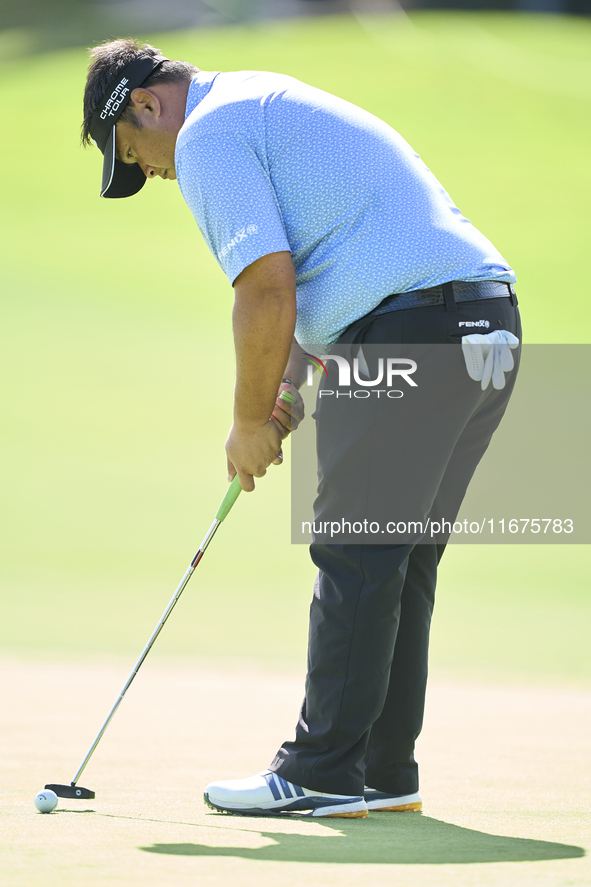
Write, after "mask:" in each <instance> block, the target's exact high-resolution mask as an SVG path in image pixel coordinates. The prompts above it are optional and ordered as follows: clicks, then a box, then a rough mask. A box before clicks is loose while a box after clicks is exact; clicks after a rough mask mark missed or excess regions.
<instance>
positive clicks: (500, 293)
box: [82, 40, 521, 817]
mask: <svg viewBox="0 0 591 887" xmlns="http://www.w3.org/2000/svg"><path fill="white" fill-rule="evenodd" d="M82 138H83V142H84V143H88V142H89V141H93V142H94V143H95V144H96V145H97V146H98V147H99V149H100V150H101V152H102V153H103V155H104V163H103V176H102V184H101V191H100V193H101V196H102V197H106V198H122V197H129V196H131V195H133V194H135V193H136V192H138V191H139V190H140V188H142V187H143V185H144V184H145V182H146V179H152V178H155V177H156V176H160V177H161V178H163V179H172V180H176V181H177V182H178V185H179V187H180V190H181V194H182V196H183V198H184V200H185V202H186V203H187V205H188V207H189V209H190V210H191V212H192V214H193V216H194V218H195V221H196V222H197V225H198V226H199V229H200V231H201V234H202V235H203V237H204V238H205V241H206V243H207V245H208V247H209V249H210V250H211V251H212V253H213V255H214V256H215V258H216V260H217V261H218V263H219V265H220V266H221V268H222V270H223V271H224V273H225V274H226V275H227V277H228V279H229V281H230V283H231V285H232V286H233V288H234V299H235V301H234V311H233V330H234V345H235V351H236V386H235V394H234V421H233V425H232V427H231V429H230V432H229V435H228V439H227V442H226V453H227V460H228V474H229V477H230V478H232V477H234V476H235V474H236V473H237V474H238V476H239V479H240V484H241V486H242V489H243V490H246V491H251V490H253V489H254V483H255V481H254V479H255V478H259V477H262V476H263V475H264V474H265V472H266V470H267V468H268V467H269V465H271V464H280V462H281V460H282V451H281V444H282V440H283V439H284V438H285V437H286V436H287V434H289V432H290V431H291V430H293V429H295V428H296V427H297V424H298V422H299V421H301V419H302V418H303V405H302V399H301V396H300V394H299V391H298V389H299V387H300V386H301V385H302V384H303V382H304V379H305V377H306V371H307V367H308V365H309V364H308V362H306V360H304V359H303V356H305V355H303V351H309V350H311V346H312V345H313V346H314V347H315V348H317V351H316V354H322V353H324V352H326V351H327V349H329V348H330V347H336V348H338V347H340V346H341V345H343V344H346V345H351V344H352V345H354V346H355V348H358V349H360V348H362V347H363V349H365V350H367V351H368V352H369V351H371V348H372V347H374V346H381V345H383V344H387V345H390V346H392V345H393V346H396V345H404V346H405V348H407V349H410V351H409V350H407V351H406V352H405V353H406V354H407V355H410V363H407V365H411V364H413V363H414V364H416V365H419V364H420V360H419V361H416V360H414V357H413V352H412V349H413V348H415V347H423V346H424V345H425V344H427V345H433V346H442V345H445V346H446V348H445V349H443V353H444V354H445V355H446V357H445V360H444V363H445V371H444V372H443V371H440V369H438V367H437V366H435V369H434V370H433V372H432V376H433V377H435V376H438V377H440V376H441V375H442V372H443V375H444V376H445V379H446V385H445V386H444V389H443V391H442V392H440V393H439V394H438V396H437V404H439V405H440V406H441V405H443V411H444V413H445V417H446V421H445V423H443V425H442V424H441V422H440V419H439V418H436V417H435V416H434V415H433V411H432V410H430V409H429V410H427V409H425V410H423V409H421V410H419V411H418V413H417V414H416V418H415V419H413V420H412V422H405V423H402V424H401V425H400V426H398V428H397V431H396V434H395V435H393V436H392V440H391V441H389V443H388V445H389V446H390V445H391V448H390V450H389V452H390V457H389V459H388V464H387V466H386V467H385V466H384V463H383V462H382V463H380V464H379V465H378V468H377V470H378V471H379V472H381V475H382V477H383V478H384V481H385V480H386V477H385V476H386V474H387V475H388V478H387V480H388V483H390V484H391V486H392V489H393V490H394V491H396V489H397V484H398V483H399V482H400V483H401V482H402V480H403V479H405V480H406V481H408V480H409V476H410V483H411V488H412V490H413V495H414V496H415V498H416V502H417V503H419V505H420V509H419V510H420V511H421V513H422V514H423V515H425V516H428V515H430V516H431V517H432V516H433V515H440V514H452V512H453V511H455V510H457V507H459V503H460V502H461V499H462V497H463V495H464V492H465V489H466V487H467V484H468V482H469V480H470V477H471V476H472V473H473V471H474V469H475V468H476V465H477V464H478V461H479V460H480V458H481V457H482V454H483V453H484V451H485V450H486V447H487V446H488V443H489V441H490V438H491V435H492V434H493V432H494V429H495V428H496V427H497V425H498V423H499V422H500V420H501V417H502V415H503V412H504V410H505V407H506V405H507V401H508V399H509V396H510V394H511V390H512V387H513V384H514V381H515V375H516V369H514V370H512V371H511V366H512V365H513V363H514V361H513V360H512V359H511V356H510V355H509V349H510V348H515V351H514V352H512V354H513V353H514V354H515V363H517V359H518V355H519V348H518V347H517V346H518V343H519V341H520V339H521V329H520V323H519V314H518V310H517V300H516V296H515V289H514V286H513V284H514V282H515V275H514V272H513V271H512V269H511V267H510V266H509V265H508V264H507V262H506V261H505V260H504V259H503V257H502V256H501V255H500V254H499V253H498V252H497V250H496V249H495V248H494V246H493V245H492V244H491V243H490V241H489V240H487V239H486V237H484V236H483V235H482V234H481V233H480V232H479V231H478V230H477V229H476V228H475V227H474V226H473V225H472V224H471V223H470V222H469V221H468V220H467V219H466V218H465V217H464V216H462V214H461V212H460V210H459V209H458V208H457V207H456V206H455V205H454V204H453V202H452V200H451V199H450V197H449V195H448V194H447V193H446V191H445V190H444V189H443V187H442V186H441V185H440V184H439V182H438V181H437V180H436V178H435V177H434V176H433V175H432V174H431V172H430V171H429V170H428V169H427V167H426V166H425V164H424V163H423V162H422V161H421V160H420V158H419V156H418V155H417V154H416V153H415V152H414V151H413V150H412V148H411V147H410V146H409V145H408V144H407V143H406V142H405V141H404V139H403V138H402V137H401V136H400V135H399V134H398V133H397V132H395V131H394V130H393V129H392V128H391V127H389V126H388V125H387V124H386V123H384V122H383V121H381V120H379V119H377V118H376V117H374V116H372V115H371V114H369V113H367V112H365V111H363V110H362V109H360V108H358V107H356V106H354V105H351V104H349V103H348V102H346V101H343V100H342V99H339V98H336V97H335V96H332V95H329V94H327V93H325V92H322V91H321V90H319V89H315V88H313V87H311V86H308V85H306V84H304V83H301V82H299V81H298V80H295V79H293V78H292V77H288V76H284V75H281V74H271V73H265V72H258V71H238V72H228V73H226V72H220V71H201V70H199V69H198V68H196V67H194V66H193V65H191V64H188V63H187V62H182V61H170V60H168V59H166V58H164V57H163V56H162V54H161V53H160V52H159V51H158V50H157V49H155V48H153V47H152V46H149V45H140V44H138V43H136V42H135V41H132V40H115V41H113V42H110V43H105V44H103V45H101V46H98V47H96V48H95V49H93V50H92V52H91V64H90V68H89V72H88V77H87V82H86V88H85V93H84V122H83V127H82ZM149 224H150V227H151V228H152V229H153V228H154V226H156V227H157V226H158V224H159V220H158V219H155V218H150V221H149ZM467 331H468V332H472V333H473V332H474V331H476V332H478V334H479V335H480V336H481V339H480V340H479V341H481V342H482V347H483V351H482V355H484V356H485V357H486V361H485V365H484V367H483V366H479V365H478V359H477V358H478V356H477V355H476V357H474V353H473V352H472V358H474V360H472V364H471V363H470V359H472V358H470V353H471V352H464V351H463V348H464V346H463V345H462V341H463V338H464V334H465V333H466V332H467ZM452 343H455V344H452ZM302 346H303V348H302ZM356 353H359V352H356ZM366 363H370V364H371V359H369V361H366ZM423 363H425V364H427V363H428V364H429V366H431V367H433V366H434V365H433V363H432V361H424V362H423ZM366 369H367V371H368V372H370V371H371V368H370V367H366ZM420 370H421V367H420V366H419V372H420ZM491 376H492V379H493V384H487V383H489V380H490V378H491ZM366 384H367V383H366ZM428 388H429V386H428V385H424V384H423V385H419V386H418V387H416V390H417V391H421V392H422V391H427V390H428ZM413 390H414V389H413ZM284 391H289V393H290V394H291V400H292V401H293V403H291V404H290V403H288V402H286V400H284V399H281V398H280V395H281V394H282V393H283V392H284ZM417 396H418V395H417ZM344 400H345V398H343V401H344ZM370 400H371V399H370ZM370 400H367V403H369V402H370ZM374 400H376V402H378V401H377V399H375V398H374ZM372 402H373V401H372ZM382 402H383V399H382V401H379V403H382ZM336 403H337V401H336V400H334V402H333V403H332V405H328V406H325V404H324V403H321V404H320V407H319V409H318V410H317V413H316V420H317V425H318V435H319V440H320V439H321V438H322V435H323V434H324V432H323V429H326V428H328V427H329V425H332V424H334V422H335V421H336V422H337V423H338V422H341V421H342V424H341V425H340V426H339V428H340V429H342V433H341V431H340V432H339V445H338V446H334V447H329V448H328V449H326V447H325V448H324V450H323V449H322V447H321V448H320V450H319V480H320V484H319V497H318V500H317V504H316V510H315V519H316V517H319V519H322V518H323V517H325V516H326V515H327V514H328V513H329V512H330V511H331V509H332V508H333V506H334V502H335V496H336V500H338V497H339V490H340V491H341V492H342V488H343V474H346V472H343V465H344V464H349V462H348V460H349V457H350V455H351V452H353V450H354V449H355V442H356V441H357V440H362V441H363V440H365V441H371V440H372V439H373V437H375V435H374V430H375V416H376V414H375V413H372V412H371V411H370V410H365V411H364V412H362V413H360V414H359V417H356V418H354V419H351V418H349V419H347V420H342V416H344V415H345V413H344V411H343V410H341V412H340V413H339V414H338V415H337V413H336V412H335V410H336V406H335V404H336ZM339 403H340V402H339ZM347 415H349V414H347ZM351 415H352V414H351ZM372 435H373V437H372ZM426 441H436V446H435V447H432V448H431V449H430V450H425V451H424V452H423V449H422V448H421V447H422V445H423V443H424V442H426ZM417 452H418V453H419V454H421V453H423V455H422V456H420V457H419V458H418V462H417V459H416V453H417ZM413 456H414V457H415V461H414V463H413V461H412V460H413ZM370 469H371V466H369V469H368V470H370ZM374 480H375V478H373V477H372V481H371V482H372V484H373V483H374ZM452 489H453V494H450V493H449V491H450V490H452ZM444 493H445V494H446V495H447V499H446V501H447V502H449V501H450V499H451V501H452V502H453V508H452V511H449V508H448V510H447V511H445V509H443V511H442V509H441V507H440V499H441V496H442V495H443V494H444ZM394 495H395V493H394ZM394 504H395V503H394ZM452 517H453V514H452ZM446 538H447V537H446V536H445V534H444V536H443V537H441V538H439V539H437V540H436V541H437V542H438V543H439V544H436V541H431V540H430V538H429V537H428V536H423V537H422V538H415V539H413V540H410V541H409V540H407V539H404V540H402V541H398V540H397V539H396V538H393V539H387V540H386V539H385V540H384V542H386V544H370V543H369V541H368V540H366V539H364V540H363V541H362V542H360V543H357V544H354V543H352V542H351V541H350V540H346V541H343V540H338V539H337V540H326V539H322V538H317V537H315V541H314V544H313V545H312V546H311V556H312V560H313V561H314V563H315V564H316V566H317V567H318V576H317V580H316V583H315V588H314V596H313V601H312V606H311V611H310V636H309V652H308V675H307V679H306V694H305V699H304V702H303V705H302V709H301V713H300V716H299V720H298V723H297V726H296V735H295V739H294V740H293V741H286V742H285V743H284V744H283V746H282V747H281V748H280V749H279V750H278V751H277V753H276V755H275V757H274V758H273V759H272V761H271V763H270V765H269V768H268V769H267V770H264V771H263V772H261V773H259V774H257V775H255V776H252V777H249V778H246V779H241V780H235V781H219V782H213V783H211V784H210V785H208V786H207V788H206V790H205V800H206V802H207V803H208V804H209V805H210V806H212V807H214V808H216V809H220V810H226V811H231V812H237V813H243V814H264V813H267V814H271V813H283V812H307V813H309V815H313V816H343V817H364V816H367V813H368V810H370V811H371V810H392V811H404V810H408V811H413V810H420V809H421V804H422V802H421V797H420V795H419V782H418V767H417V764H416V762H415V759H414V746H415V740H416V738H417V736H418V735H419V733H420V730H421V726H422V718H423V708H424V699H425V687H426V680H427V652H428V638H429V625H430V619H431V613H432V609H433V601H434V593H435V584H436V576H437V565H438V562H439V560H440V558H441V555H442V553H443V549H444V547H445V541H446ZM380 541H382V540H380Z"/></svg>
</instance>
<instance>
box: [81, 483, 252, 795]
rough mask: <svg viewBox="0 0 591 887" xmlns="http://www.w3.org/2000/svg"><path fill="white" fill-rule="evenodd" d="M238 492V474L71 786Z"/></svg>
mask: <svg viewBox="0 0 591 887" xmlns="http://www.w3.org/2000/svg"><path fill="white" fill-rule="evenodd" d="M239 493H240V484H239V483H238V475H236V477H235V478H234V480H233V481H232V483H231V484H230V488H229V489H228V492H227V493H226V495H225V497H224V499H223V501H222V504H221V505H220V507H219V508H218V512H217V514H216V516H215V520H214V522H213V523H212V525H211V527H210V528H209V530H208V531H207V533H206V534H205V537H204V539H203V542H202V543H201V545H200V546H199V549H198V551H197V554H196V555H195V557H194V558H193V560H192V561H191V564H190V566H189V567H188V568H187V570H186V572H185V575H184V576H183V578H182V579H181V581H180V583H179V586H178V588H177V589H176V591H175V593H174V595H173V596H172V598H171V600H170V603H169V604H168V606H167V608H166V610H165V611H164V613H163V614H162V616H161V618H160V621H159V622H158V625H157V626H156V628H155V629H154V631H153V632H152V635H151V636H150V640H149V641H148V643H147V644H146V646H145V647H144V649H143V650H142V653H141V656H140V657H139V659H138V661H137V662H136V664H135V666H134V668H133V671H132V672H131V674H130V675H129V677H128V679H127V680H126V682H125V684H124V686H123V689H122V690H121V693H120V694H119V697H118V698H117V701H116V702H115V704H114V706H113V708H112V709H111V711H110V712H109V714H108V715H107V718H106V720H105V722H104V724H103V725H102V727H101V729H100V730H99V732H98V733H97V735H96V738H95V740H94V742H93V743H92V745H91V746H90V748H89V750H88V752H87V754H86V757H85V758H84V760H83V761H82V763H81V764H80V767H79V768H78V770H77V772H76V775H75V776H74V778H73V780H72V782H71V785H72V786H75V785H76V783H77V782H78V780H79V779H80V776H81V775H82V773H83V772H84V768H85V767H86V765H87V764H88V762H89V760H90V758H91V757H92V754H93V752H94V750H95V748H96V747H97V745H98V744H99V742H100V741H101V739H102V736H103V734H104V732H105V730H106V729H107V727H108V726H109V724H110V723H111V720H112V718H113V715H114V714H115V712H116V711H117V709H118V708H119V705H120V704H121V700H122V699H123V697H124V696H125V694H126V693H127V691H128V689H129V687H130V686H131V684H132V682H133V679H134V678H135V676H136V674H137V673H138V671H139V670H140V668H141V665H142V663H143V661H144V659H145V658H146V656H147V655H148V653H149V652H150V650H151V649H152V647H153V646H154V642H155V640H156V638H157V637H158V635H159V634H160V632H161V631H162V629H163V627H164V624H165V622H166V620H167V619H168V617H169V616H170V614H171V613H172V611H173V609H174V607H175V605H176V603H177V601H178V599H179V598H180V596H181V594H182V593H183V591H184V589H185V586H186V585H187V582H188V581H189V579H190V578H191V576H192V575H193V573H194V571H195V568H196V567H197V564H198V563H199V561H200V560H201V558H202V557H203V555H204V554H205V551H206V549H207V546H208V545H209V543H210V542H211V540H212V539H213V537H214V536H215V534H216V531H217V529H218V527H219V526H220V524H221V523H222V521H223V520H224V518H225V517H226V515H227V514H228V512H229V511H230V509H231V507H232V505H233V504H234V502H235V501H236V499H237V498H238V495H239Z"/></svg>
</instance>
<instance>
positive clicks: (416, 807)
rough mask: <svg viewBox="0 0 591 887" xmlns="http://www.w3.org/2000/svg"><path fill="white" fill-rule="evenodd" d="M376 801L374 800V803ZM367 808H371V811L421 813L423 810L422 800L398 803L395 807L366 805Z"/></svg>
mask: <svg viewBox="0 0 591 887" xmlns="http://www.w3.org/2000/svg"><path fill="white" fill-rule="evenodd" d="M375 803H376V802H375V801H374V804H375ZM367 808H368V810H371V812H372V813H421V812H422V810H423V802H422V801H415V802H414V804H399V805H398V806H396V807H370V806H369V804H368V805H367Z"/></svg>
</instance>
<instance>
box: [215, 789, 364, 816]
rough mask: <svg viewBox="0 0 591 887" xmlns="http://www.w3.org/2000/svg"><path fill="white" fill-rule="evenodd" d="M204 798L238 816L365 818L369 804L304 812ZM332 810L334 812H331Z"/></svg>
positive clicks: (221, 809)
mask: <svg viewBox="0 0 591 887" xmlns="http://www.w3.org/2000/svg"><path fill="white" fill-rule="evenodd" d="M203 800H204V802H205V804H206V805H207V806H208V807H209V808H210V809H211V810H216V811H218V812H219V813H229V814H234V815H236V816H283V817H285V816H286V815H291V816H311V817H314V818H316V819H318V818H320V817H325V818H326V819H365V817H366V816H367V813H368V811H367V804H366V803H365V802H364V801H359V802H358V803H356V804H348V805H347V807H348V808H349V809H344V808H343V807H341V806H340V805H339V806H333V807H316V808H315V809H312V810H310V811H308V812H302V811H299V810H272V809H267V808H264V807H242V808H231V807H222V806H220V805H219V804H216V803H215V802H214V801H212V800H211V798H210V797H209V795H208V794H207V793H205V794H204V795H203ZM331 811H332V812H331Z"/></svg>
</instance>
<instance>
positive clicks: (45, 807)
mask: <svg viewBox="0 0 591 887" xmlns="http://www.w3.org/2000/svg"><path fill="white" fill-rule="evenodd" d="M35 807H36V808H37V810H38V811H39V813H51V811H52V810H55V808H56V807H57V795H56V793H55V792H52V791H51V789H47V788H46V789H44V790H43V791H42V792H39V794H38V795H35Z"/></svg>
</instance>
